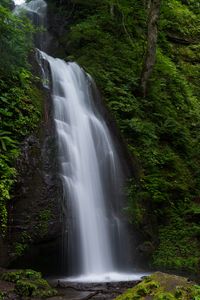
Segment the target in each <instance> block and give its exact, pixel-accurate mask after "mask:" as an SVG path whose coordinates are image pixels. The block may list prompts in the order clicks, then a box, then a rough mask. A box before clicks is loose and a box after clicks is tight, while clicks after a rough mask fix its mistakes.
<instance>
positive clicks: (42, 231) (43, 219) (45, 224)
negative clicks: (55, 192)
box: [35, 209, 52, 237]
mask: <svg viewBox="0 0 200 300" xmlns="http://www.w3.org/2000/svg"><path fill="white" fill-rule="evenodd" d="M51 215H52V212H51V210H50V209H44V210H41V211H40V213H39V215H38V220H37V225H36V228H35V229H36V230H37V232H38V235H39V236H41V237H44V236H45V235H46V234H47V233H48V228H49V220H50V219H51Z"/></svg>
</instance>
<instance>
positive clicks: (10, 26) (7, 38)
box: [0, 0, 41, 235]
mask: <svg viewBox="0 0 200 300" xmlns="http://www.w3.org/2000/svg"><path fill="white" fill-rule="evenodd" d="M11 4H12V3H11V1H9V0H3V1H1V4H0V53H1V57H0V103H1V105H0V122H1V128H0V177H1V181H0V224H1V225H0V235H2V234H3V235H4V234H5V233H6V226H7V205H8V201H9V200H10V199H11V198H12V197H13V194H12V187H13V184H14V182H15V180H16V175H17V173H16V168H15V165H16V159H17V157H19V155H20V143H21V142H22V141H23V140H24V138H25V137H26V136H28V135H30V134H31V132H32V131H33V130H34V129H35V128H36V126H37V124H38V122H39V119H40V114H41V112H40V111H41V108H40V104H39V103H38V99H40V96H39V91H38V90H37V88H36V87H35V86H34V84H33V81H34V80H33V75H32V74H31V72H30V65H29V64H28V56H29V55H30V53H31V49H32V33H33V28H32V26H31V25H30V24H29V22H28V21H27V19H26V18H22V19H19V18H18V17H17V16H15V15H13V14H12V13H11V6H12V5H11Z"/></svg>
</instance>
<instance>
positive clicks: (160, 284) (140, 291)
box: [116, 272, 200, 300]
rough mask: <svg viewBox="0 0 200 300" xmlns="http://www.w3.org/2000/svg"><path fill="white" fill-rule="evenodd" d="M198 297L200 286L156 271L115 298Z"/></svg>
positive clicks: (172, 299)
mask: <svg viewBox="0 0 200 300" xmlns="http://www.w3.org/2000/svg"><path fill="white" fill-rule="evenodd" d="M199 297H200V286H197V285H194V284H191V283H188V281H187V278H184V277H179V276H175V275H169V274H165V273H160V272H156V273H154V274H152V275H151V276H148V277H146V278H145V279H144V280H143V281H142V282H141V283H139V284H137V285H136V286H135V287H134V288H132V289H128V290H127V291H126V292H125V293H124V294H122V295H121V296H119V297H117V298H116V300H137V299H140V300H142V299H143V300H145V299H154V300H176V299H181V300H196V299H199Z"/></svg>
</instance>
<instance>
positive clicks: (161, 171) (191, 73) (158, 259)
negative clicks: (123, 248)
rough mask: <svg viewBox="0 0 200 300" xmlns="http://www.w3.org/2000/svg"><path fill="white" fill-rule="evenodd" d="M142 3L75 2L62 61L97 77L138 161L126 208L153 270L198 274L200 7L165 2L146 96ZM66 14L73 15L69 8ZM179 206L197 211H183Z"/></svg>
mask: <svg viewBox="0 0 200 300" xmlns="http://www.w3.org/2000/svg"><path fill="white" fill-rule="evenodd" d="M144 3H145V1H139V0H134V1H132V3H131V4H130V1H128V0H122V1H117V0H113V1H108V0H104V1H81V0H76V1H75V0H74V1H72V4H74V5H75V9H74V10H73V9H72V11H73V15H72V16H71V19H70V24H71V26H70V30H68V31H67V32H66V33H64V34H62V35H61V36H60V37H59V42H60V44H61V45H62V46H63V47H64V50H63V53H65V54H64V58H66V59H69V60H76V61H77V62H78V63H79V64H80V65H81V66H82V67H83V68H84V69H86V71H87V72H89V73H90V74H91V75H92V76H93V77H94V78H95V80H96V82H97V85H98V87H99V88H100V91H101V93H102V95H103V98H104V100H105V103H106V105H107V108H108V109H109V111H110V112H111V114H112V116H113V117H114V118H115V121H116V123H117V125H118V127H119V129H120V131H121V133H122V135H123V138H124V139H125V141H126V143H127V145H128V149H129V151H130V153H131V154H132V157H133V160H134V161H135V169H137V170H136V171H137V172H136V173H137V174H136V178H132V179H131V180H130V181H129V182H128V184H127V194H128V205H127V208H126V211H127V213H128V215H129V219H130V222H131V223H133V224H134V225H135V226H137V228H138V229H139V230H140V232H142V233H143V235H144V238H145V240H147V242H148V241H149V242H150V243H153V246H154V248H155V249H157V250H156V253H155V254H154V257H153V263H154V265H156V266H159V267H165V268H175V269H184V270H186V269H187V270H190V271H194V270H195V271H198V259H197V257H200V250H199V249H200V247H199V242H198V238H197V236H195V237H194V236H193V235H192V231H193V230H194V228H197V227H198V224H197V215H198V213H197V211H198V210H199V201H198V200H197V201H196V200H195V199H198V197H199V192H200V179H199V178H200V171H199V170H200V159H199V142H200V140H199V128H200V122H199V120H200V102H199V99H198V97H199V95H200V86H199V74H200V67H199V62H200V56H199V49H200V44H199V39H198V37H199V32H200V23H199V20H200V18H199V10H198V8H199V6H198V4H197V1H195V0H190V1H189V0H188V1H181V0H172V1H162V5H161V16H160V20H159V38H158V47H157V57H156V65H155V67H154V71H153V74H152V77H151V79H150V82H149V91H148V97H147V98H146V99H143V98H141V97H140V96H139V95H140V93H139V92H140V91H139V84H140V74H141V70H142V63H143V60H144V54H145V48H146V32H147V16H148V9H147V7H146V6H145V4H144ZM111 6H112V11H111ZM60 11H62V14H64V12H65V11H67V10H66V8H65V4H63V7H62V6H61V7H60ZM58 14H59V12H58ZM66 17H67V16H66ZM66 53H68V57H66V56H65V55H66ZM195 201H196V204H194V203H195ZM181 207H184V209H185V210H187V211H188V209H189V207H195V212H194V210H191V211H190V212H187V213H185V214H184V213H183V211H182V209H181ZM197 207H198V209H197ZM174 214H175V216H174ZM188 218H190V219H191V220H192V221H189V220H188ZM166 220H169V222H166ZM170 222H172V224H173V225H174V226H175V227H173V226H172V225H170ZM150 228H151V229H150ZM174 228H176V229H174ZM158 229H159V230H158ZM181 237H182V238H183V242H182V241H181ZM164 240H166V242H164ZM185 244H186V245H185ZM179 248H180V249H179ZM178 249H179V250H178ZM193 249H194V256H193ZM167 257H168V258H169V260H167ZM165 258H166V259H165ZM168 262H169V263H168ZM165 296H166V295H165ZM166 297H167V296H166Z"/></svg>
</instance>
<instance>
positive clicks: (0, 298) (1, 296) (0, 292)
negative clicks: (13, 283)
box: [0, 291, 6, 300]
mask: <svg viewBox="0 0 200 300" xmlns="http://www.w3.org/2000/svg"><path fill="white" fill-rule="evenodd" d="M5 296H6V294H5V293H4V292H2V291H0V300H4V299H5Z"/></svg>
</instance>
